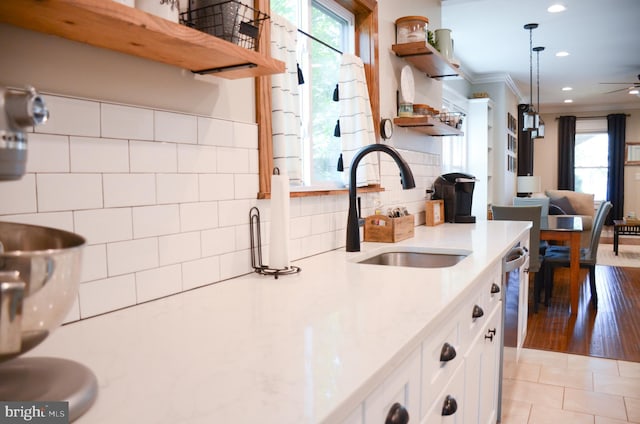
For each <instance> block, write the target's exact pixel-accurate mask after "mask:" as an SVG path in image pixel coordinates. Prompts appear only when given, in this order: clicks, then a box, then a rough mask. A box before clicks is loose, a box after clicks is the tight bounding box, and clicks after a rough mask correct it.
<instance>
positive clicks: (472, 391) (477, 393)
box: [464, 307, 502, 424]
mask: <svg viewBox="0 0 640 424" xmlns="http://www.w3.org/2000/svg"><path fill="white" fill-rule="evenodd" d="M501 317H502V308H500V307H498V308H495V309H494V310H493V311H492V312H491V315H490V316H489V317H488V319H487V320H486V323H485V325H484V326H483V328H482V330H481V331H480V333H479V334H478V335H477V337H476V339H475V340H474V341H473V343H472V345H471V348H470V349H469V351H468V352H467V354H466V355H465V359H464V362H465V394H464V400H465V405H464V406H465V411H464V415H465V422H466V423H477V424H489V423H495V422H496V419H497V404H498V384H499V381H498V378H499V367H500V342H501V336H502V335H501V334H500V319H501Z"/></svg>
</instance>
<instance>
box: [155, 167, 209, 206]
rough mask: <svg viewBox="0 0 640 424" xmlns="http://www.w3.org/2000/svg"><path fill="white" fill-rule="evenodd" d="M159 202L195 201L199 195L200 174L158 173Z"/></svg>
mask: <svg viewBox="0 0 640 424" xmlns="http://www.w3.org/2000/svg"><path fill="white" fill-rule="evenodd" d="M156 184H157V187H158V188H157V193H158V203H161V204H165V203H181V202H195V201H197V200H198V197H199V193H198V192H199V189H198V175H196V174H158V175H157V178H156Z"/></svg>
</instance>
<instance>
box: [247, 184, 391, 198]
mask: <svg viewBox="0 0 640 424" xmlns="http://www.w3.org/2000/svg"><path fill="white" fill-rule="evenodd" d="M382 191H384V187H381V186H380V185H379V184H374V185H370V186H367V187H358V193H378V192H382ZM336 194H344V195H347V194H349V189H348V188H341V189H332V190H308V191H292V192H290V193H289V197H290V198H294V197H314V196H333V195H336ZM270 198H271V193H263V192H260V193H258V199H270Z"/></svg>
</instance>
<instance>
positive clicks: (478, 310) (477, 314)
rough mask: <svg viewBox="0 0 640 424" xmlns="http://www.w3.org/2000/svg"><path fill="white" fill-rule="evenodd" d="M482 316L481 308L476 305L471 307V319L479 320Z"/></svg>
mask: <svg viewBox="0 0 640 424" xmlns="http://www.w3.org/2000/svg"><path fill="white" fill-rule="evenodd" d="M483 315H484V311H483V310H482V308H481V307H480V306H478V305H473V312H472V313H471V318H473V319H476V318H480V317H481V316H483Z"/></svg>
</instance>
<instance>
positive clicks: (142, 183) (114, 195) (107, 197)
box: [103, 174, 156, 208]
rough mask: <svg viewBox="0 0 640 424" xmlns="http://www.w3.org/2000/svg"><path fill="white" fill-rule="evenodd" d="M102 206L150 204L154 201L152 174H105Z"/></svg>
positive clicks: (153, 177) (154, 183) (154, 185)
mask: <svg viewBox="0 0 640 424" xmlns="http://www.w3.org/2000/svg"><path fill="white" fill-rule="evenodd" d="M103 180H104V207H105V208H117V207H121V206H141V205H151V204H154V203H155V202H156V178H155V175H153V174H105V175H104V177H103Z"/></svg>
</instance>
